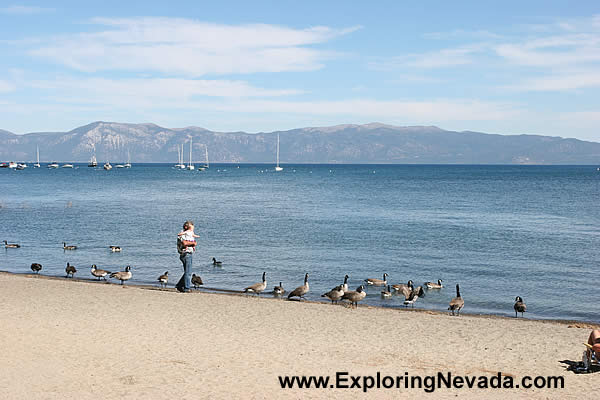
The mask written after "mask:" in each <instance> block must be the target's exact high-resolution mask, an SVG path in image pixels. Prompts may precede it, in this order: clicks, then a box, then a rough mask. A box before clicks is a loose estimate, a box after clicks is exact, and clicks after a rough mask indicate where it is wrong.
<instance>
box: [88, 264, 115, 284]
mask: <svg viewBox="0 0 600 400" xmlns="http://www.w3.org/2000/svg"><path fill="white" fill-rule="evenodd" d="M90 273H91V274H92V275H93V276H95V277H96V278H98V280H100V278H104V280H106V276H107V275H110V271H105V270H103V269H98V268H96V264H92V269H91V270H90Z"/></svg>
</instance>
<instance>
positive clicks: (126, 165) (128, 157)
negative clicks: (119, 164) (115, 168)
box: [125, 150, 131, 168]
mask: <svg viewBox="0 0 600 400" xmlns="http://www.w3.org/2000/svg"><path fill="white" fill-rule="evenodd" d="M125 168H131V156H130V155H129V150H127V164H125Z"/></svg>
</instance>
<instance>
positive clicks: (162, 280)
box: [157, 271, 169, 287]
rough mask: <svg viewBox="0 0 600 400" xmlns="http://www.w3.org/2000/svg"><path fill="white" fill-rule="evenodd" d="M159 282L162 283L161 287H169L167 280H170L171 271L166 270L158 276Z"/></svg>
mask: <svg viewBox="0 0 600 400" xmlns="http://www.w3.org/2000/svg"><path fill="white" fill-rule="evenodd" d="M157 281H158V283H160V287H167V282H169V271H165V273H164V274H162V275H161V276H159V277H158V279H157Z"/></svg>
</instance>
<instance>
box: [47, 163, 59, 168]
mask: <svg viewBox="0 0 600 400" xmlns="http://www.w3.org/2000/svg"><path fill="white" fill-rule="evenodd" d="M59 166H60V165H58V163H57V162H51V163H50V164H48V168H50V169H56V168H58V167H59Z"/></svg>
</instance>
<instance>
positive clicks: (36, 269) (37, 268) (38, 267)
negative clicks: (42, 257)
mask: <svg viewBox="0 0 600 400" xmlns="http://www.w3.org/2000/svg"><path fill="white" fill-rule="evenodd" d="M31 270H32V271H33V272H35V273H36V274H39V272H40V271H41V270H42V264H38V263H33V264H31Z"/></svg>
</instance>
